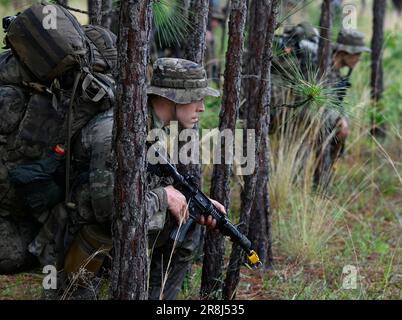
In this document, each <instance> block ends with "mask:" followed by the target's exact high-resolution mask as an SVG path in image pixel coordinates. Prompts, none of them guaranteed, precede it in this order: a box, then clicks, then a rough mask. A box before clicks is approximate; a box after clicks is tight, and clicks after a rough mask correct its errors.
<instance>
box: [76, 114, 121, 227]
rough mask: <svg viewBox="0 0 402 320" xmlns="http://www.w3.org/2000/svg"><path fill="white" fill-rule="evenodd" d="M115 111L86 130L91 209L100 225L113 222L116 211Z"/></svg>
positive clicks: (84, 141)
mask: <svg viewBox="0 0 402 320" xmlns="http://www.w3.org/2000/svg"><path fill="white" fill-rule="evenodd" d="M112 129H113V112H112V111H108V112H105V113H103V114H100V115H98V116H97V117H96V118H95V119H93V120H92V121H90V122H89V123H88V125H87V126H86V127H85V128H84V129H83V134H82V143H83V146H84V149H86V150H87V152H88V155H89V158H90V160H89V191H90V195H91V196H90V197H91V206H92V209H93V212H94V215H95V218H96V221H97V222H99V223H106V222H111V218H112V209H113V188H114V178H113V167H112V158H111V157H112V156H111V154H112Z"/></svg>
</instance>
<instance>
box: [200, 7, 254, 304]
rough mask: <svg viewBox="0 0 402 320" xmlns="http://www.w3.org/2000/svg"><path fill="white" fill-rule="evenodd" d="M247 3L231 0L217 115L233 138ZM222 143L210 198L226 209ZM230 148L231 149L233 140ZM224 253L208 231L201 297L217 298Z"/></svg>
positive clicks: (226, 167) (217, 238)
mask: <svg viewBox="0 0 402 320" xmlns="http://www.w3.org/2000/svg"><path fill="white" fill-rule="evenodd" d="M246 2H247V1H246V0H233V1H232V6H231V13H230V21H229V40H228V43H229V46H228V51H227V53H226V68H225V82H224V87H223V102H222V108H221V112H220V115H219V119H220V121H219V131H220V132H222V131H223V130H225V129H229V130H230V131H231V132H232V136H233V137H234V132H235V131H234V130H235V128H236V119H237V110H238V108H239V105H240V88H241V66H242V55H243V38H244V27H245V24H246V15H247V3H246ZM225 143H226V144H228V143H229V142H228V141H224V139H222V140H221V144H220V148H221V149H220V150H221V159H220V161H221V164H215V165H214V169H213V173H212V185H211V198H213V199H215V200H217V201H219V202H220V203H222V204H223V205H224V206H225V208H229V206H230V189H229V182H230V177H231V175H232V165H231V164H225V163H226V162H225V152H224V150H225ZM218 147H219V146H218ZM229 148H230V149H231V150H234V139H233V141H232V143H231V145H230V146H229ZM231 152H232V151H231ZM232 157H233V153H232ZM224 254H225V244H224V238H223V236H222V235H221V234H220V233H216V232H214V231H207V232H206V237H205V243H204V263H203V268H202V280H201V281H202V282H201V298H204V299H217V298H219V296H220V294H221V290H222V269H223V257H224Z"/></svg>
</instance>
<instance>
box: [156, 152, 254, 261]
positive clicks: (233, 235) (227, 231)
mask: <svg viewBox="0 0 402 320" xmlns="http://www.w3.org/2000/svg"><path fill="white" fill-rule="evenodd" d="M154 150H155V156H156V157H159V159H161V160H162V162H163V164H156V165H152V164H148V170H150V171H151V172H153V173H155V174H157V175H159V176H168V177H172V178H173V180H174V187H175V188H176V189H177V190H179V191H180V192H181V193H182V194H183V195H184V196H185V197H186V200H187V203H188V210H189V214H190V218H189V220H188V221H187V222H186V223H185V224H183V225H181V226H177V227H176V228H175V229H174V230H173V231H172V232H171V234H170V238H171V239H172V240H173V241H176V242H177V243H181V242H183V241H184V237H185V235H186V233H187V231H188V230H189V229H190V227H191V226H192V224H193V223H195V222H196V220H197V218H198V217H199V216H200V215H203V216H204V217H205V218H207V217H208V216H212V217H213V218H214V219H216V227H217V228H218V230H219V231H220V232H221V233H222V234H223V235H225V236H229V237H230V239H231V240H232V241H233V242H235V243H237V244H239V245H240V247H241V248H242V249H243V250H244V251H245V252H246V254H247V257H248V261H249V263H250V264H251V265H252V266H258V265H260V264H261V262H260V259H259V257H258V255H257V253H256V252H255V251H254V250H253V249H252V244H251V241H250V240H249V239H248V238H247V237H246V236H245V235H244V234H242V233H241V232H240V231H239V229H238V228H237V226H235V225H234V224H233V223H232V222H231V221H230V220H229V219H228V217H227V215H226V214H224V213H223V212H221V211H219V210H218V209H217V208H216V207H215V206H214V205H213V203H212V202H211V200H209V198H208V197H207V196H206V195H205V194H204V193H203V192H202V191H201V190H200V189H199V188H198V186H197V185H196V183H194V179H193V178H192V177H191V176H182V175H181V174H180V173H179V172H177V170H176V168H175V167H174V166H173V165H172V164H171V163H170V162H169V161H168V160H167V159H166V158H165V157H163V156H162V155H161V154H160V153H159V152H158V151H157V150H156V149H155V148H154Z"/></svg>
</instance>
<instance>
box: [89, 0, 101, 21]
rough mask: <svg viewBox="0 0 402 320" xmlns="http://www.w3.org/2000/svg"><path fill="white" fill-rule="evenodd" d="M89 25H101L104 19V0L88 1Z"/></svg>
mask: <svg viewBox="0 0 402 320" xmlns="http://www.w3.org/2000/svg"><path fill="white" fill-rule="evenodd" d="M88 15H89V24H93V25H100V24H101V19H102V0H88Z"/></svg>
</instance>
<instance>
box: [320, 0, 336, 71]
mask: <svg viewBox="0 0 402 320" xmlns="http://www.w3.org/2000/svg"><path fill="white" fill-rule="evenodd" d="M333 11H334V4H333V0H323V1H322V5H321V17H320V41H319V44H318V57H319V65H318V68H319V71H318V74H319V77H320V78H322V77H323V76H325V75H326V74H328V72H329V69H330V67H331V58H332V48H331V31H332V20H333Z"/></svg>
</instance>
